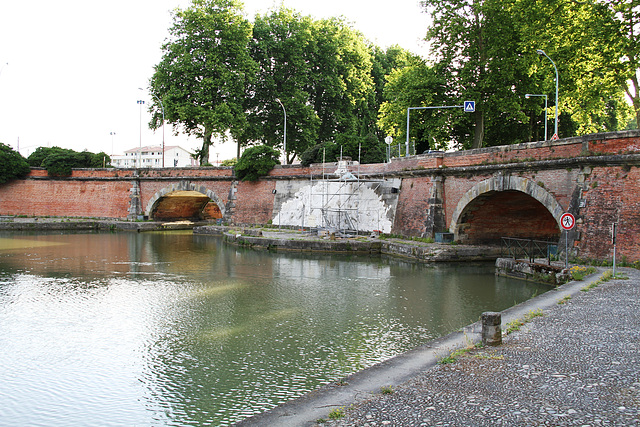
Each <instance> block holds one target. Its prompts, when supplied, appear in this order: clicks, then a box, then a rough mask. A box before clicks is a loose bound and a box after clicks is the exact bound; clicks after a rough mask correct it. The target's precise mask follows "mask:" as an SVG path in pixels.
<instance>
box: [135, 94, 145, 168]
mask: <svg viewBox="0 0 640 427" xmlns="http://www.w3.org/2000/svg"><path fill="white" fill-rule="evenodd" d="M136 102H137V103H138V105H140V148H139V149H138V167H139V168H141V167H142V106H143V105H144V101H143V100H141V99H138V101H136Z"/></svg>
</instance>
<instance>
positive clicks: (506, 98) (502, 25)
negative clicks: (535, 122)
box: [423, 0, 528, 148]
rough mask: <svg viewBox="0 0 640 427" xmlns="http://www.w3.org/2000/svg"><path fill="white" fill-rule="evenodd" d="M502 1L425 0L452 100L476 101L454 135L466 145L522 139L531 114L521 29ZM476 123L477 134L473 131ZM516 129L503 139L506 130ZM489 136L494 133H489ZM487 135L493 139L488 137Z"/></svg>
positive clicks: (431, 36) (435, 48) (458, 102)
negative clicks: (527, 109)
mask: <svg viewBox="0 0 640 427" xmlns="http://www.w3.org/2000/svg"><path fill="white" fill-rule="evenodd" d="M503 3H504V2H502V1H498V0H424V1H423V5H424V6H425V8H427V10H429V11H431V15H432V20H433V24H432V26H431V27H430V29H429V31H428V34H427V36H428V39H429V40H430V41H431V43H432V49H433V51H434V53H435V55H436V58H437V61H438V63H439V66H440V67H441V69H442V72H443V73H444V75H445V76H446V77H447V79H448V81H447V86H448V87H449V88H450V94H449V95H450V103H451V104H452V105H462V103H463V102H464V101H465V100H473V101H475V102H476V110H475V112H474V113H472V117H468V116H462V117H461V119H460V120H459V121H458V124H457V126H456V129H455V132H454V133H453V135H452V137H453V138H454V140H456V142H457V143H458V144H459V145H461V146H463V147H466V148H478V147H481V146H483V144H484V145H500V144H505V143H513V142H520V141H521V140H523V139H524V138H525V136H524V135H525V134H526V130H527V123H528V117H527V115H526V114H525V112H524V111H523V108H522V99H523V97H524V94H525V93H526V92H525V91H526V89H528V88H527V87H526V86H527V85H526V84H523V83H524V82H526V79H525V77H526V76H527V71H528V66H527V63H526V62H525V61H523V57H522V54H521V52H520V51H519V33H518V31H517V28H516V25H517V23H516V22H514V20H513V19H512V17H511V16H510V14H509V13H508V11H507V10H505V8H504V4H503ZM471 128H473V139H472V142H471V143H469V138H468V136H467V135H468V134H469V132H470V130H471ZM505 128H508V129H509V130H510V132H509V135H508V138H507V139H506V140H505V139H503V134H502V132H500V130H501V129H505ZM485 136H489V138H485ZM485 139H486V140H487V142H485Z"/></svg>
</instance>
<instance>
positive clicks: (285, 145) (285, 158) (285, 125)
mask: <svg viewBox="0 0 640 427" xmlns="http://www.w3.org/2000/svg"><path fill="white" fill-rule="evenodd" d="M276 101H278V104H280V106H281V107H282V111H284V164H285V165H286V164H287V110H285V109H284V105H282V101H280V98H276Z"/></svg>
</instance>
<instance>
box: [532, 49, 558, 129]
mask: <svg viewBox="0 0 640 427" xmlns="http://www.w3.org/2000/svg"><path fill="white" fill-rule="evenodd" d="M536 52H537V53H538V55H544V56H545V57H546V58H547V59H548V60H549V61H551V64H553V68H554V69H555V70H556V122H555V126H554V129H553V136H552V137H551V139H558V67H556V63H555V62H553V59H551V58H549V55H547V54H546V53H544V50H542V49H538V50H536Z"/></svg>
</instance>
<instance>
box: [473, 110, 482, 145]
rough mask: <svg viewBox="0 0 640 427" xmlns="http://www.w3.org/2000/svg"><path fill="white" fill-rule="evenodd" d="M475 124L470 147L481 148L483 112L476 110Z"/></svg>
mask: <svg viewBox="0 0 640 427" xmlns="http://www.w3.org/2000/svg"><path fill="white" fill-rule="evenodd" d="M474 114H475V118H476V126H475V128H474V130H473V146H472V147H471V148H482V140H483V139H484V113H483V112H482V111H480V110H476V112H475V113H474Z"/></svg>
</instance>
